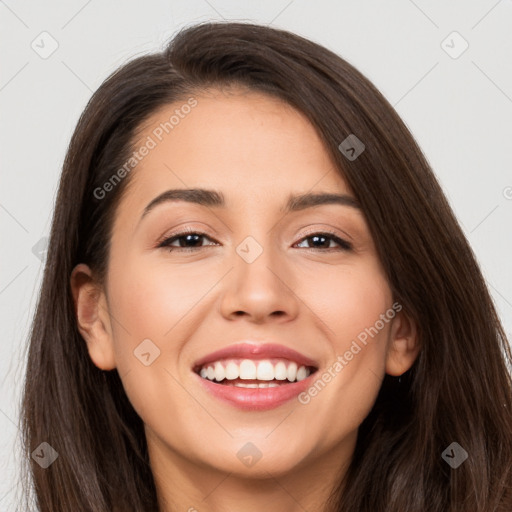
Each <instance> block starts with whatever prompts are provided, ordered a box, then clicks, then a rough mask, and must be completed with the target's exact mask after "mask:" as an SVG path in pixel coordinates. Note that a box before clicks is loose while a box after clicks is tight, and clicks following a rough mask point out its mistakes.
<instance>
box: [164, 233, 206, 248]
mask: <svg viewBox="0 0 512 512" xmlns="http://www.w3.org/2000/svg"><path fill="white" fill-rule="evenodd" d="M204 238H208V239H209V240H211V238H209V237H208V236H207V235H206V233H201V232H199V231H191V230H189V231H182V232H181V233H176V234H174V235H172V236H170V237H168V238H165V239H164V240H162V241H161V242H160V243H159V244H158V247H162V248H164V247H165V248H167V249H168V250H169V251H170V252H172V251H176V250H178V251H194V250H196V249H200V248H201V247H204V246H203V245H202V244H201V241H202V240H203V239H204ZM175 242H178V245H177V246H176V245H174V244H175ZM209 245H215V243H214V244H209Z"/></svg>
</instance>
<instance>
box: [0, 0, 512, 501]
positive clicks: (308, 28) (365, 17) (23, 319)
mask: <svg viewBox="0 0 512 512" xmlns="http://www.w3.org/2000/svg"><path fill="white" fill-rule="evenodd" d="M209 19H232V20H242V21H243V20H245V21H254V22H258V23H265V24H271V25H273V26H276V27H279V28H284V29H287V30H291V31H293V32H296V33H298V34H300V35H302V36H305V37H308V38H310V39H312V40H314V41H316V42H318V43H320V44H323V45H324V46H326V47H328V48H330V49H331V50H333V51H335V52H336V53H338V54H339V55H341V56H342V57H344V58H345V59H347V60H348V61H349V62H350V63H352V64H353V65H355V66H356V67H357V68H358V69H359V70H360V71H362V72H363V73H364V74H365V75H366V76H367V77H368V78H369V79H370V80H372V81H373V83H374V84H375V85H376V86H377V87H378V88H379V89H380V90H381V91H382V93H383V94H384V95H385V96H386V97H387V98H388V100H389V101H390V102H391V104H393V105H394V106H395V108H396V109H397V111H398V113H399V115H400V116H401V117H402V119H403V120H404V121H405V123H406V124H407V126H408V127H409V128H410V130H411V131H412V133H413V135H414V136H415V138H416V139H417V141H418V142H419V144H420V146H421V147H422V149H423V151H424V153H425V155H426V156H427V158H428V160H429V162H430V163H431V165H432V167H433V169H434V171H435V173H436V174H437V176H438V178H439V180H440V182H441V185H442V187H443V188H444V190H445V192H446V195H447V197H448V199H449V201H450V203H451V205H452V207H453V209H454V210H455V213H456V215H457V217H458V219H459V221H460V224H461V226H462V228H463V230H464V232H465V234H466V236H467V237H468V239H469V241H470V243H471V245H472V247H473V249H474V252H475V254H476V256H477V258H478V260H479V262H480V264H481V267H482V270H483V273H484V275H485V278H486V280H487V283H488V285H489V289H490V291H491V293H492V295H493V298H494V300H495V303H496V306H497V308H498V311H499V313H500V315H501V318H502V320H503V323H504V325H505V329H506V331H507V333H508V335H509V336H510V335H511V333H512V271H511V264H510V262H511V257H510V253H511V250H512V229H511V226H512V151H511V148H512V144H511V140H512V32H511V30H510V27H511V26H512V1H510V0H501V1H496V0H478V1H476V0H473V1H468V0H458V1H451V2H446V1H442V0H435V1H434V0H430V1H426V0H415V1H412V0H388V1H386V2H382V1H379V0H371V1H370V0H368V1H364V0H341V1H334V0H315V1H307V0H264V1H259V2H250V1H237V0H230V1H228V0H208V1H207V0H171V1H163V0H160V1H159V0H149V1H145V2H135V1H126V0H125V1H123V2H121V1H120V0H116V1H108V2H105V1H104V2H100V1H98V0H89V1H87V0H72V1H69V0H68V1H66V2H64V1H57V0H51V1H46V2H15V1H14V0H5V1H1V0H0V40H1V44H2V46H1V48H2V63H1V66H0V106H1V136H0V140H1V173H2V174H1V187H0V226H1V246H0V254H1V269H0V307H1V322H0V330H1V334H0V336H1V338H0V432H1V434H0V452H1V453H0V454H1V461H0V510H2V511H4V510H5V511H11V510H15V494H16V492H17V484H16V480H17V478H18V460H19V454H18V449H19V446H18V445H17V443H18V441H17V440H18V436H19V428H18V425H19V423H18V422H19V415H18V412H19V400H20V391H21V385H22V381H23V376H24V364H25V357H26V352H25V350H26V343H27V335H28V331H29V326H30V321H31V318H32V315H33V312H34V307H35V304H36V300H37V294H38V291H39V287H40V283H41V277H42V268H43V261H44V250H45V236H47V234H48V231H49V227H50V221H51V215H52V208H53V202H54V199H55V192H56V187H57V184H58V179H59V175H60V172H61V166H62V162H63V158H64V155H65V150H66V147H67V144H68V142H69V139H70V136H71V134H72V131H73V129H74V127H75V124H76V122H77V120H78V117H79V115H80V113H81V112H82V110H83V108H84V107H85V105H86V103H87V101H88V99H89V98H90V96H91V94H92V93H93V91H94V90H96V88H97V87H99V85H100V84H101V83H102V81H103V80H104V79H105V78H106V77H107V76H108V75H109V74H110V73H111V72H112V71H113V70H114V69H116V68H117V67H119V66H120V65H122V64H123V63H125V62H126V61H127V60H129V59H130V58H132V57H134V56H137V55H140V54H143V53H147V52H152V51H156V50H160V49H161V48H162V46H163V45H164V44H165V42H166V41H167V40H168V39H169V38H170V37H171V36H172V35H173V34H174V33H175V32H176V31H177V30H178V29H180V28H182V27H184V26H188V25H190V24H193V23H194V22H198V21H203V20H209ZM466 47H467V48H466ZM51 52H53V53H51ZM50 53H51V54H50Z"/></svg>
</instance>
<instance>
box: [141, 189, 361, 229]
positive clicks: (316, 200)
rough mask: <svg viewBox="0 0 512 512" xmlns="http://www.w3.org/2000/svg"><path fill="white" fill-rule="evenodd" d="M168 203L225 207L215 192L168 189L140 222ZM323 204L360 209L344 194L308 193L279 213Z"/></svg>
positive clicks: (296, 197) (293, 198) (290, 199)
mask: <svg viewBox="0 0 512 512" xmlns="http://www.w3.org/2000/svg"><path fill="white" fill-rule="evenodd" d="M169 201H187V202H189V203H195V204H199V205H202V206H208V207H216V208H225V206H226V201H225V198H224V195H223V194H222V192H220V191H217V190H208V189H204V188H192V189H184V188H181V189H180V188H177V189H170V190H166V191H165V192H163V193H162V194H160V195H159V196H157V197H155V198H154V199H153V200H152V201H151V202H150V203H149V204H148V205H147V206H146V207H145V208H144V211H143V213H142V215H141V218H140V220H142V219H143V218H144V217H145V216H146V215H147V214H148V213H149V212H150V211H151V210H153V209H154V208H155V207H156V206H158V205H160V204H163V203H166V202H169ZM324 204H338V205H342V206H349V207H351V208H355V209H357V210H360V209H361V206H360V205H359V203H358V201H357V200H356V199H355V198H354V197H352V196H349V195H346V194H332V193H311V192H310V193H306V194H299V195H290V196H289V197H288V201H287V202H286V204H285V206H284V207H282V208H281V210H280V211H281V212H283V213H290V212H296V211H300V210H305V209H306V208H312V207H315V206H321V205H324ZM139 222H140V221H139Z"/></svg>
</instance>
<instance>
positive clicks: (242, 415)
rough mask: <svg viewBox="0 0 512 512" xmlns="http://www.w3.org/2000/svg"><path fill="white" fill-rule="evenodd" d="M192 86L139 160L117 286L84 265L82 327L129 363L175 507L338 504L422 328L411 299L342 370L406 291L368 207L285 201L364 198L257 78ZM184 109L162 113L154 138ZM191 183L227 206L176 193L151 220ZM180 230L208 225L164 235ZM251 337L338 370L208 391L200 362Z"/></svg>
mask: <svg viewBox="0 0 512 512" xmlns="http://www.w3.org/2000/svg"><path fill="white" fill-rule="evenodd" d="M195 97H196V99H197V101H198V104H197V106H196V107H195V108H194V109H193V110H192V111H191V112H190V113H189V114H188V115H187V116H185V117H184V118H183V119H180V122H179V124H177V125H176V126H175V127H174V129H173V130H172V132H171V133H169V134H168V135H166V136H165V137H164V138H163V139H162V141H159V142H158V144H157V145H156V147H155V148H153V149H151V151H150V152H149V154H148V155H147V156H145V157H144V159H143V160H142V161H141V162H140V163H139V164H138V165H137V167H136V169H134V170H133V171H132V172H133V173H134V175H133V176H132V179H133V182H132V183H131V184H130V187H129V188H128V189H127V191H126V194H125V196H124V197H123V198H122V201H121V203H120V204H119V207H118V210H117V212H116V216H115V221H114V228H113V235H112V244H111V252H110V259H109V266H108V277H107V282H106V283H103V285H101V284H100V283H97V282H95V281H94V278H93V273H92V272H91V270H90V269H89V267H88V266H86V265H85V264H80V265H78V266H77V267H76V268H75V269H74V271H73V274H72V276H71V286H72V290H73V296H74V298H75V302H76V307H77V320H78V325H79V329H80V332H81V334H82V335H83V337H84V339H85V341H86V342H87V346H88V350H89V354H90V357H91V360H92V361H93V363H94V364H95V365H96V366H98V367H99V368H101V369H103V370H112V369H114V368H117V371H118V372H119V375H120V376H121V379H122V381H123V385H124V388H125V390H126V393H127V396H128V398H129V399H130V401H131V403H132V404H133V406H134V408H135V410H136V411H137V413H138V414H139V415H140V416H141V418H142V419H143V421H144V424H145V431H146V438H147V442H148V448H149V453H150V460H151V466H152V470H153V473H154V476H155V482H156V485H157V490H158V496H159V501H160V505H161V510H162V511H164V512H170V511H183V512H186V511H190V512H193V511H194V510H197V511H198V512H221V511H222V512H239V511H240V510H244V512H256V511H258V512H260V511H261V510H265V511H266V512H299V511H301V512H303V511H304V510H310V511H313V510H315V511H327V509H326V507H325V502H326V500H327V497H328V496H329V493H330V491H331V489H332V487H333V486H335V484H336V482H338V481H339V478H340V476H341V474H343V473H344V471H345V469H346V467H347V465H348V464H349V463H350V461H351V459H352V454H353V451H354V447H355V442H356V439H357V431H358V427H359V425H360V424H361V422H362V421H363V420H364V418H365V417H366V415H367V414H368V412H369V411H370V410H371V408H372V406H373V403H374V402H375V399H376V397H377V394H378V391H379V388H380V386H381V383H382V379H383V378H384V375H385V373H388V374H390V375H401V374H402V373H404V372H405V371H406V370H407V369H409V368H410V367H411V365H412V364H413V362H414V360H415V358H416V357H417V354H418V350H419V348H418V343H417V335H416V326H415V325H414V323H413V322H412V321H411V320H410V319H409V318H408V317H407V316H406V315H405V314H404V312H403V311H400V312H397V313H396V314H395V315H394V316H393V318H392V319H390V320H389V321H387V322H384V326H383V327H382V328H381V329H379V330H378V334H376V335H374V336H373V337H371V338H368V340H369V341H368V343H367V344H366V345H362V344H361V343H360V345H361V350H360V351H359V352H358V353H356V354H355V355H353V357H350V360H347V361H346V363H347V364H346V365H344V366H343V369H342V370H341V371H337V372H336V371H333V369H332V368H333V363H334V362H335V361H336V360H337V357H338V356H339V355H341V356H343V354H345V353H346V352H347V351H348V350H349V349H350V347H351V346H353V345H351V344H352V342H353V341H354V340H355V339H357V336H358V335H360V333H361V332H363V331H364V330H365V329H366V328H369V327H371V326H374V325H375V324H376V321H378V320H379V318H382V317H381V315H382V314H384V313H385V312H386V311H390V310H392V306H393V303H394V300H393V297H392V294H391V291H390V287H389V284H388V282H387V279H386V276H385V275H384V272H383V269H382V267H381V263H380V261H379V259H378V256H377V253H376V249H375V246H374V243H373V240H372V237H371V234H370V231H369V229H368V226H367V224H366V221H365V218H364V215H363V213H362V212H361V210H360V209H358V208H355V207H353V206H350V205H340V204H323V205H320V206H314V207H309V208H305V209H302V210H298V211H293V212H289V213H284V212H283V211H281V209H282V208H284V206H285V204H286V202H287V200H288V197H289V195H290V194H305V193H312V192H314V193H320V192H325V193H333V194H345V195H348V196H351V197H353V194H352V192H351V190H350V189H349V188H348V187H347V184H346V183H345V181H344V180H343V179H342V177H341V176H340V175H339V174H338V173H337V172H336V171H335V168H334V165H333V162H332V161H331V159H330V158H329V155H328V153H327V152H326V150H325V148H324V146H323V144H322V142H321V140H320V138H319V137H318V135H317V133H316V131H315V130H314V128H313V126H312V125H311V124H310V123H309V121H308V120H307V119H306V118H305V117H304V116H303V115H302V114H300V113H298V112H297V111H295V110H294V109H292V108H291V107H290V106H288V105H286V104H284V103H282V102H280V101H278V100H276V99H272V98H270V97H268V96H266V95H262V94H258V93H254V92H247V91H240V90H238V91H236V90H233V91H231V92H230V93H229V94H226V93H225V92H220V91H211V93H210V94H207V93H203V94H201V95H197V96H195ZM180 105H181V103H179V104H178V103H177V104H173V105H169V106H166V107H165V108H163V109H161V110H160V111H159V112H157V113H155V114H154V115H153V116H152V117H151V119H149V121H148V122H147V123H146V124H145V126H144V127H143V128H144V129H143V131H142V132H141V133H140V141H144V140H147V136H151V134H152V131H153V130H154V128H155V127H156V126H158V125H159V123H160V122H162V121H164V120H168V119H169V117H170V116H171V115H172V113H173V111H174V109H176V108H178V107H179V106H180ZM136 147H139V145H137V144H136ZM176 188H180V189H188V188H204V189H214V190H216V191H219V192H222V194H223V195H224V197H225V201H226V204H225V206H224V207H217V206H203V205H199V204H193V203H189V202H186V201H167V202H163V203H160V204H159V205H157V206H155V207H154V208H153V209H151V210H150V211H149V212H148V213H147V215H145V216H144V217H143V218H142V219H141V216H142V214H143V211H144V208H145V207H146V205H148V204H149V203H150V202H151V201H152V200H153V199H154V198H155V197H157V196H158V195H159V194H161V193H162V192H164V191H166V190H169V189H176ZM183 229H189V230H190V231H191V232H192V233H204V234H205V236H204V237H202V238H198V239H196V240H195V241H194V242H193V243H190V242H189V243H188V244H187V241H186V240H184V238H183V237H182V238H181V242H180V240H175V241H174V242H172V244H171V247H158V244H159V241H161V240H163V239H164V238H168V237H170V236H171V235H174V234H177V233H181V232H182V231H183ZM326 230H327V232H328V233H329V232H332V233H334V234H335V236H337V237H339V238H341V239H343V240H346V241H348V242H350V244H352V248H351V249H350V250H347V249H344V248H343V247H342V246H341V245H339V244H338V243H337V242H336V241H335V240H334V239H333V238H325V239H322V238H321V239H320V243H318V242H317V243H316V245H315V243H314V242H313V241H312V236H313V235H315V234H319V233H320V234H321V233H325V232H326ZM184 236H186V235H184ZM248 236H250V237H252V239H254V240H255V241H256V242H257V244H258V245H259V246H260V247H261V249H262V252H261V254H260V255H259V256H258V257H257V258H256V259H255V260H254V261H252V262H251V263H248V262H247V261H246V260H244V258H242V257H241V256H240V253H239V252H237V247H239V245H240V244H241V243H242V242H243V241H244V240H245V239H246V237H248ZM326 236H328V237H330V236H331V235H330V234H327V235H326ZM180 244H181V245H180ZM185 247H192V249H190V248H189V249H185ZM251 247H252V248H251V249H250V250H255V249H254V247H256V245H254V246H251ZM170 249H172V250H170ZM146 339H149V340H151V343H152V344H154V346H155V347H158V349H159V350H160V354H159V356H158V357H157V358H156V359H154V361H153V362H152V363H151V364H150V365H148V366H146V365H145V364H143V363H142V362H141V361H140V360H139V359H138V358H137V357H135V356H134V351H135V350H136V349H137V347H138V346H139V345H140V344H141V342H142V341H143V340H146ZM248 339H249V340H252V341H253V342H255V343H266V342H273V343H278V344H281V345H284V346H286V347H289V348H293V349H294V350H297V351H298V352H300V353H301V354H304V355H305V356H307V357H309V358H311V359H313V360H315V361H316V362H317V363H318V371H317V375H318V376H320V375H322V374H323V372H325V371H327V369H328V368H331V376H332V375H333V374H334V375H335V376H334V377H332V378H331V379H330V381H329V382H328V383H327V384H326V385H325V387H323V388H322V389H321V390H320V391H319V392H317V394H316V395H315V396H313V397H312V396H310V400H309V401H308V402H307V403H301V402H300V401H299V400H297V398H294V399H291V400H289V401H287V402H285V403H284V404H281V405H279V406H278V407H274V408H270V409H268V410H260V411H248V410H241V409H240V408H237V407H236V406H233V405H231V404H228V403H226V402H224V401H222V400H219V399H218V398H217V397H216V396H213V395H212V394H211V393H209V392H208V391H207V390H206V389H205V388H204V387H203V386H202V385H201V381H200V378H198V376H197V375H196V374H195V373H194V372H193V370H192V368H193V366H194V363H195V362H196V361H197V360H198V359H199V358H200V357H202V356H205V355H207V354H209V353H211V352H213V351H216V350H218V349H221V348H224V347H227V346H229V345H231V344H233V343H237V342H239V341H241V340H248ZM148 347H153V345H148ZM151 350H154V349H152V348H150V351H151ZM151 353H152V354H153V352H151ZM151 357H153V356H151ZM249 442H250V443H252V445H254V446H255V447H257V450H258V451H259V453H260V454H261V458H260V459H259V460H258V461H257V462H256V463H255V464H253V465H248V464H246V463H243V461H241V459H240V458H239V457H238V456H237V454H238V453H239V450H240V449H241V448H242V447H244V446H245V445H247V443H249ZM252 445H251V446H252ZM255 453H256V452H255Z"/></svg>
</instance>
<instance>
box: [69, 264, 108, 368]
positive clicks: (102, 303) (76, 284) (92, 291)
mask: <svg viewBox="0 0 512 512" xmlns="http://www.w3.org/2000/svg"><path fill="white" fill-rule="evenodd" d="M70 285H71V292H72V295H73V301H74V305H75V315H76V321H77V327H78V330H79V332H80V334H81V335H82V337H83V339H84V340H85V342H86V343H87V349H88V351H89V356H90V358H91V359H92V361H93V363H94V364H95V365H96V366H97V367H98V368H100V369H102V370H112V369H114V368H115V367H116V362H115V353H114V344H113V338H112V329H111V324H110V317H109V310H108V304H107V301H106V298H105V294H104V292H103V290H102V288H101V286H100V285H99V284H98V283H96V281H95V280H94V277H93V273H92V271H91V269H90V268H89V267H88V266H87V265H85V264H83V263H80V264H79V265H77V266H76V267H75V268H74V269H73V271H72V273H71V277H70Z"/></svg>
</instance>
